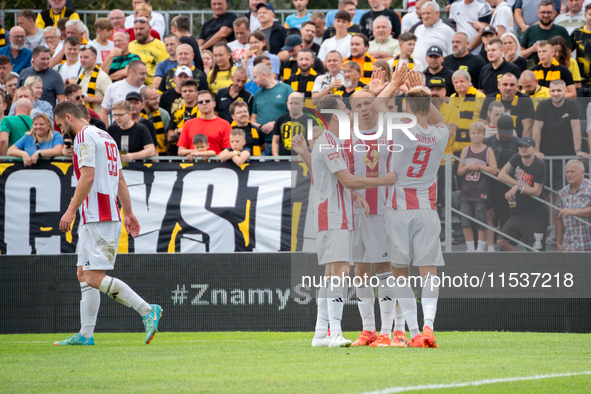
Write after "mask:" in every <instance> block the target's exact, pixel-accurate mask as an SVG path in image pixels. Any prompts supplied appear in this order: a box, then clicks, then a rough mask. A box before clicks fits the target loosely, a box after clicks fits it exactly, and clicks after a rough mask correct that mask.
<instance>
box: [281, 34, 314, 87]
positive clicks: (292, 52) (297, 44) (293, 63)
mask: <svg viewBox="0 0 591 394" xmlns="http://www.w3.org/2000/svg"><path fill="white" fill-rule="evenodd" d="M302 49H303V42H302V38H301V37H300V36H298V35H296V34H293V35H291V36H288V37H287V38H286V39H285V46H284V47H283V48H281V50H282V51H287V52H288V53H289V59H287V60H286V61H284V62H283V64H282V65H281V77H282V78H283V81H285V82H287V80H288V79H289V77H291V75H292V74H297V73H298V72H299V67H298V62H297V60H296V59H297V57H298V54H299V53H300V51H301V50H302ZM310 51H312V50H311V49H310ZM312 55H313V56H312V58H313V65H312V68H311V73H316V74H317V75H319V74H324V65H323V64H322V61H321V60H320V59H318V58H317V57H316V55H314V52H313V51H312ZM312 70H313V71H312Z"/></svg>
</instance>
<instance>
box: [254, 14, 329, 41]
mask: <svg viewBox="0 0 591 394" xmlns="http://www.w3.org/2000/svg"><path fill="white" fill-rule="evenodd" d="M335 19H336V17H335ZM310 20H311V21H312V22H314V25H315V26H316V35H315V36H314V42H315V43H316V44H318V45H322V41H323V39H322V37H324V31H325V30H326V22H325V21H324V14H323V13H322V12H320V11H316V12H313V13H312V15H310ZM251 30H252V28H251Z"/></svg>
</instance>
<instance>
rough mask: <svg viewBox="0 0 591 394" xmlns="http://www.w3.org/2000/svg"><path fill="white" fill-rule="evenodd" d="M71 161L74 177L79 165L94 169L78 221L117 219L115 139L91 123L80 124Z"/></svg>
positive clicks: (117, 170) (117, 165)
mask: <svg viewBox="0 0 591 394" xmlns="http://www.w3.org/2000/svg"><path fill="white" fill-rule="evenodd" d="M73 163H74V173H75V174H76V179H77V180H80V169H81V168H82V167H93V168H94V182H93V183H92V188H91V189H90V193H88V196H87V197H86V199H85V200H84V202H83V203H82V205H81V206H80V217H81V221H82V224H86V223H92V222H120V221H121V215H120V212H119V206H118V204H117V194H118V192H119V172H120V171H121V168H122V166H121V160H120V158H119V149H118V148H117V144H116V143H115V140H113V138H112V137H111V136H110V135H109V134H108V133H107V132H106V131H103V130H101V129H99V128H97V127H95V126H91V125H87V126H84V127H83V128H82V130H80V132H79V133H78V134H77V135H76V138H75V139H74V154H73Z"/></svg>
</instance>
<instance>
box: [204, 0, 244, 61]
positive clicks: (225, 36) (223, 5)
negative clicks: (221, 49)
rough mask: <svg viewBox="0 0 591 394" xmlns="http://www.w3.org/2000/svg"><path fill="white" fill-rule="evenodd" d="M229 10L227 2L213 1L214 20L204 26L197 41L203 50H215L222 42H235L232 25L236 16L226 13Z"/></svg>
mask: <svg viewBox="0 0 591 394" xmlns="http://www.w3.org/2000/svg"><path fill="white" fill-rule="evenodd" d="M227 8H228V2H227V1H226V0H211V9H212V10H213V18H211V19H210V20H208V21H207V22H205V23H204V24H203V26H202V27H201V33H200V34H199V40H197V42H198V43H199V46H200V47H201V49H202V50H203V49H210V48H213V46H214V45H215V44H217V43H218V42H220V41H221V40H226V42H230V41H234V40H235V37H234V33H233V31H232V23H233V22H234V20H235V19H236V14H233V13H231V12H226V10H227Z"/></svg>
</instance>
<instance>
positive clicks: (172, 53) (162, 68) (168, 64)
mask: <svg viewBox="0 0 591 394" xmlns="http://www.w3.org/2000/svg"><path fill="white" fill-rule="evenodd" d="M180 43H181V42H180V41H179V38H178V37H177V36H175V35H174V34H172V33H171V34H169V35H167V36H166V37H164V47H165V48H166V52H167V53H168V59H166V60H163V61H161V62H160V63H158V64H157V65H156V71H155V72H154V79H152V86H154V87H157V86H160V82H162V77H164V74H165V73H166V72H167V71H168V70H172V69H173V68H175V67H176V66H178V65H179V63H178V62H177V60H176V49H177V48H178V46H179V45H180Z"/></svg>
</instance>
